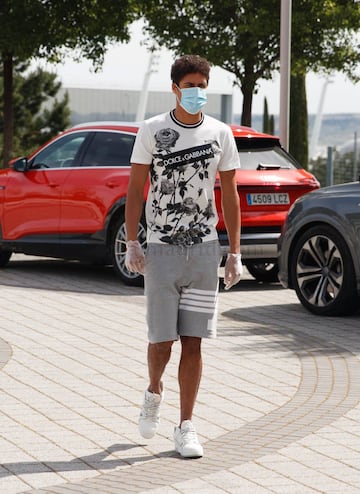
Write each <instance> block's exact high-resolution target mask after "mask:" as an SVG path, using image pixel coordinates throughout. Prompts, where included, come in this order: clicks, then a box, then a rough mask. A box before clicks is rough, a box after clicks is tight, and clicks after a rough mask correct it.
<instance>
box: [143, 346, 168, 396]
mask: <svg viewBox="0 0 360 494" xmlns="http://www.w3.org/2000/svg"><path fill="white" fill-rule="evenodd" d="M172 344H173V342H172V341H165V342H162V343H149V345H148V368H149V378H150V384H149V388H148V390H149V391H151V392H152V393H156V394H159V395H160V394H161V393H162V390H163V386H162V382H161V377H162V375H163V373H164V370H165V367H166V365H167V363H168V362H169V360H170V355H171V347H172Z"/></svg>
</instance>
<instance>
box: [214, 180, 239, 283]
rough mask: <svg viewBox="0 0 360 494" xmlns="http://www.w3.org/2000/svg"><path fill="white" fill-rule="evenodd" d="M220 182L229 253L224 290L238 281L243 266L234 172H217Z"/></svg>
mask: <svg viewBox="0 0 360 494" xmlns="http://www.w3.org/2000/svg"><path fill="white" fill-rule="evenodd" d="M219 174H220V182H221V197H222V201H221V205H222V211H223V216H224V222H225V226H226V230H227V234H228V239H229V253H228V255H227V259H226V263H225V275H224V283H225V290H229V289H230V288H231V287H232V286H233V285H236V283H238V282H239V281H240V278H241V275H242V272H243V266H242V263H241V254H240V228H241V214H240V200H239V195H238V193H237V186H236V170H228V171H223V172H219Z"/></svg>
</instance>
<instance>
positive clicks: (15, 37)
mask: <svg viewBox="0 0 360 494" xmlns="http://www.w3.org/2000/svg"><path fill="white" fill-rule="evenodd" d="M138 9H139V7H138V6H137V2H135V1H133V0H122V1H121V6H120V5H119V3H118V2H114V1H113V0H57V1H53V0H16V1H14V0H2V1H1V3H0V25H1V29H0V60H1V61H2V64H3V78H4V95H3V98H4V99H3V102H4V103H3V108H4V142H3V145H4V150H3V156H4V158H3V160H4V165H5V166H6V165H7V163H8V160H9V158H10V156H11V154H12V147H13V125H14V112H13V97H12V94H13V66H14V63H18V62H23V61H26V60H29V59H30V58H32V57H45V58H47V59H49V60H54V61H55V60H57V61H58V60H60V59H61V57H62V56H64V54H65V53H66V52H69V51H72V50H77V52H76V54H77V57H78V58H80V57H86V58H89V59H91V60H92V61H93V62H94V64H95V66H97V67H99V66H100V65H101V63H102V61H103V57H104V53H105V50H106V46H107V44H108V43H109V42H111V41H126V40H128V38H129V33H128V25H129V24H130V22H132V21H133V20H134V18H135V16H136V15H137V14H138Z"/></svg>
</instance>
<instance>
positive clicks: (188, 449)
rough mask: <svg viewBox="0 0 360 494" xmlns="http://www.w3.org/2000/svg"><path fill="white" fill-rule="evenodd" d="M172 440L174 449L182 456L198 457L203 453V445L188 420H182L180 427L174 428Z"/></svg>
mask: <svg viewBox="0 0 360 494" xmlns="http://www.w3.org/2000/svg"><path fill="white" fill-rule="evenodd" d="M174 441H175V451H177V452H178V453H180V454H181V456H182V457H184V458H200V457H201V456H202V455H203V447H202V446H201V444H200V443H199V440H198V437H197V434H196V430H195V427H194V426H193V424H192V422H191V421H190V420H183V422H182V423H181V427H175V428H174Z"/></svg>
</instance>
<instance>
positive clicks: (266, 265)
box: [245, 261, 279, 283]
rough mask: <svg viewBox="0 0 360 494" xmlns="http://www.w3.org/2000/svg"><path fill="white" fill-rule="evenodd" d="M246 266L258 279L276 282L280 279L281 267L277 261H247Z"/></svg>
mask: <svg viewBox="0 0 360 494" xmlns="http://www.w3.org/2000/svg"><path fill="white" fill-rule="evenodd" d="M245 266H246V268H247V270H248V271H249V273H250V274H251V276H253V277H254V278H255V279H256V281H259V282H260V281H261V282H265V283H274V282H278V281H279V278H278V274H279V268H278V265H277V263H273V262H259V261H255V262H246V263H245Z"/></svg>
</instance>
